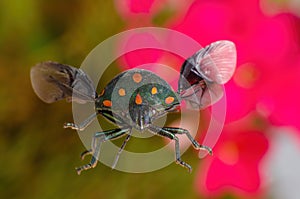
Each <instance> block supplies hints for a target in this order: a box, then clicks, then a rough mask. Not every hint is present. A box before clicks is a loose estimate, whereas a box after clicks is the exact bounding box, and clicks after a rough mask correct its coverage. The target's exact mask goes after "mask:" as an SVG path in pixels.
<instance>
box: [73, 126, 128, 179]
mask: <svg viewBox="0 0 300 199" xmlns="http://www.w3.org/2000/svg"><path fill="white" fill-rule="evenodd" d="M128 130H129V129H127V128H126V129H119V128H118V129H112V130H107V131H103V132H97V133H96V134H95V135H94V137H93V140H92V149H91V150H88V151H85V152H83V153H82V154H81V155H82V158H84V157H85V156H86V155H88V154H93V156H92V159H91V161H90V163H88V164H86V165H83V166H81V167H78V168H76V171H77V173H78V175H80V173H81V171H83V170H88V169H91V168H94V167H96V165H97V162H98V157H99V154H100V146H101V144H102V142H105V141H108V140H112V139H115V138H119V137H121V136H123V135H124V134H125V133H126V132H128Z"/></svg>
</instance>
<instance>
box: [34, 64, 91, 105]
mask: <svg viewBox="0 0 300 199" xmlns="http://www.w3.org/2000/svg"><path fill="white" fill-rule="evenodd" d="M30 77H31V83H32V87H33V90H34V91H35V93H36V94H37V96H39V98H40V99H41V100H43V101H44V102H46V103H52V102H56V101H58V100H61V99H66V100H67V101H76V102H78V103H85V102H88V101H94V100H95V97H96V92H95V87H94V85H93V82H92V80H91V79H90V77H89V76H88V75H87V74H85V73H84V72H83V71H82V70H81V69H77V68H74V67H72V66H68V65H64V64H60V63H56V62H52V61H47V62H42V63H39V64H37V65H36V66H34V67H33V68H31V71H30Z"/></svg>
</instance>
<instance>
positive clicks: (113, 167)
mask: <svg viewBox="0 0 300 199" xmlns="http://www.w3.org/2000/svg"><path fill="white" fill-rule="evenodd" d="M131 133H132V130H130V131H129V133H128V135H127V137H126V138H125V140H124V142H123V144H122V146H121V147H120V149H119V151H118V153H117V155H116V157H115V160H114V163H113V165H112V167H111V168H112V169H115V167H116V165H117V163H118V160H119V157H120V155H121V153H122V151H123V150H124V148H125V146H126V144H127V142H128V140H129V139H130V137H131Z"/></svg>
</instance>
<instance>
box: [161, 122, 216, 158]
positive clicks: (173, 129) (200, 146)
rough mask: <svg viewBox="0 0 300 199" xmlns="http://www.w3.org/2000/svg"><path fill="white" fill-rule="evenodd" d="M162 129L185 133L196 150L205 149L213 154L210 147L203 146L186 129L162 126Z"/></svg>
mask: <svg viewBox="0 0 300 199" xmlns="http://www.w3.org/2000/svg"><path fill="white" fill-rule="evenodd" d="M163 129H165V130H166V131H169V132H171V133H173V134H185V135H186V136H187V137H188V139H189V140H190V141H191V142H192V144H193V147H194V148H195V149H197V150H205V151H207V152H208V153H209V154H210V155H212V154H213V151H212V149H211V148H210V147H208V146H204V145H202V144H199V143H198V142H197V141H196V140H195V139H194V138H193V136H192V135H191V134H190V132H189V131H188V130H186V129H182V128H176V127H163Z"/></svg>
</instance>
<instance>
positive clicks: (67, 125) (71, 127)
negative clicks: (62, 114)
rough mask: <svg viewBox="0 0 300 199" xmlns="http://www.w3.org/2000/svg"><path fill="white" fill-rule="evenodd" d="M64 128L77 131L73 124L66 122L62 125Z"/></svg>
mask: <svg viewBox="0 0 300 199" xmlns="http://www.w3.org/2000/svg"><path fill="white" fill-rule="evenodd" d="M64 128H65V129H67V128H70V129H73V130H77V129H78V126H77V125H76V124H74V123H69V122H66V123H64Z"/></svg>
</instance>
